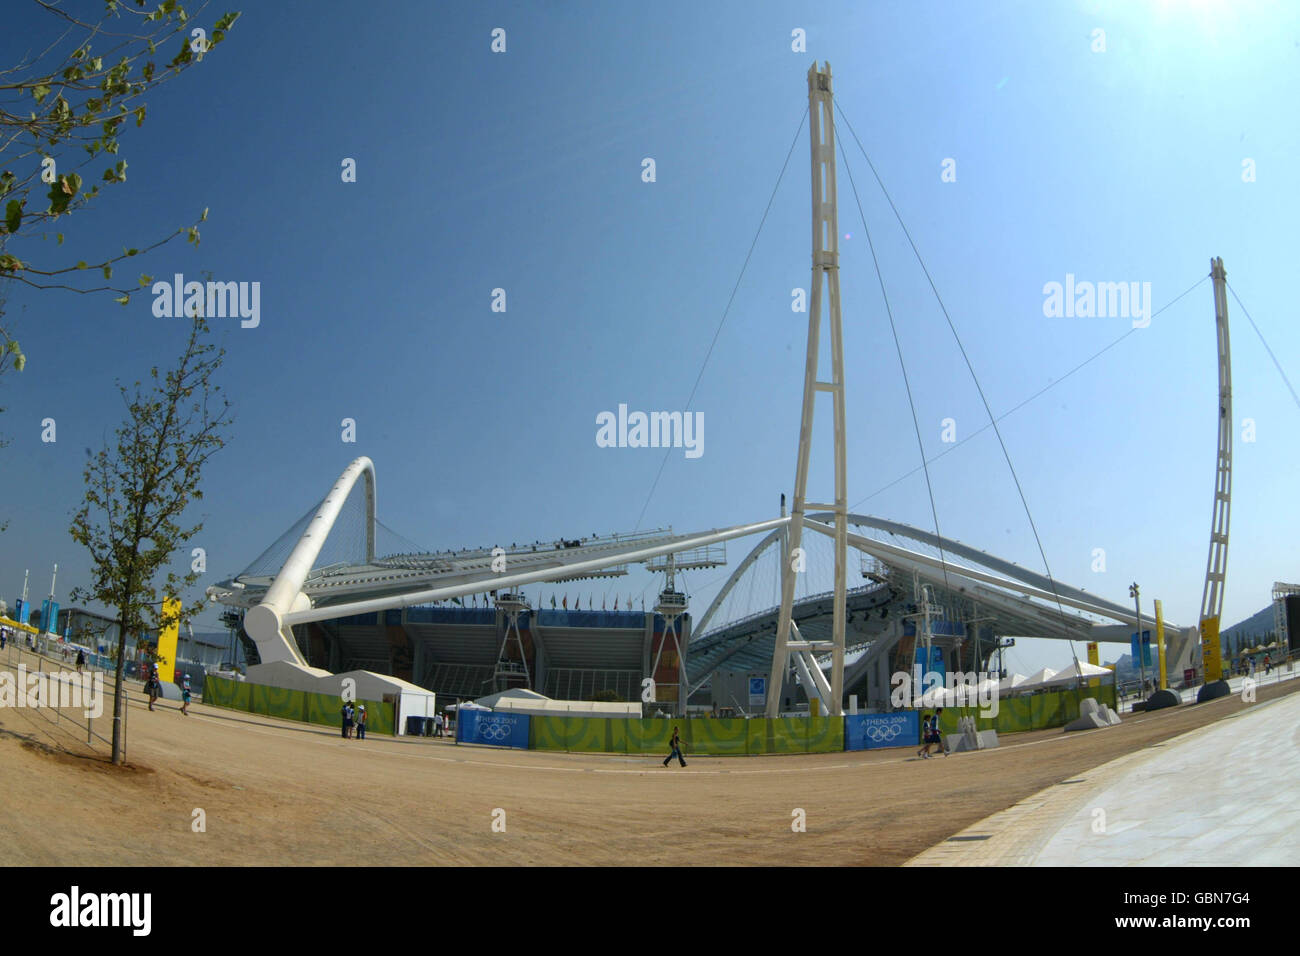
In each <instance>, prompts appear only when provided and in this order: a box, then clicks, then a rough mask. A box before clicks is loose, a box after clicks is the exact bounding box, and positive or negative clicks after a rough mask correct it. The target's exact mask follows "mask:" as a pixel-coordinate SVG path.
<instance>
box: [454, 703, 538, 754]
mask: <svg viewBox="0 0 1300 956" xmlns="http://www.w3.org/2000/svg"><path fill="white" fill-rule="evenodd" d="M456 742H457V743H462V744H488V745H489V746H492V747H514V748H516V749H518V750H527V749H528V715H527V714H497V713H493V712H492V711H490V710H459V711H457V712H456Z"/></svg>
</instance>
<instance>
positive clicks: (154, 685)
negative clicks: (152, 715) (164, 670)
mask: <svg viewBox="0 0 1300 956" xmlns="http://www.w3.org/2000/svg"><path fill="white" fill-rule="evenodd" d="M148 666H149V671H148V675H149V676H148V677H147V678H146V679H145V682H144V689H145V693H147V694H148V695H149V709H150V710H153V705H154V704H156V703H157V702H158V695H159V694H160V693H162V684H161V683H160V682H159V680H158V668H157V666H156V665H152V664H151V665H148Z"/></svg>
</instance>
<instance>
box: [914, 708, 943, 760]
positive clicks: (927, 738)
mask: <svg viewBox="0 0 1300 956" xmlns="http://www.w3.org/2000/svg"><path fill="white" fill-rule="evenodd" d="M942 713H943V708H942V707H940V708H939V709H938V710H936V711H935V712H934V713H933V714H931V715H930V716H929V717H928V718H926V720H925V723H924V724H923V729H924V732H923V733H922V735H921V739H922V740H923V741H924V742H925V746H924V747H922V748H921V749H920V750H918V751H917V752H916V755H917V756H918V757H920V758H921V759H923V760H929V759H930V748H931V747H933V746H934V745H935V744H940V745H942V741H943V738H942V737H941V736H940V734H939V715H940V714H942ZM944 756H945V757H946V756H948V753H947V751H944Z"/></svg>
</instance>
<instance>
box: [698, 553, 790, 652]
mask: <svg viewBox="0 0 1300 956" xmlns="http://www.w3.org/2000/svg"><path fill="white" fill-rule="evenodd" d="M784 532H785V529H784V528H777V529H776V530H775V531H773V532H772V533H771V534H769V535H768V536H767V537H766V538H764V539H763V540H762V541H760V542H759V543H758V544H756V545H754V549H753V550H752V551H750V552H749V554H747V555H745V559H744V560H743V561H741V562H740V564H738V565H736V570H735V571H733V572H731V577H729V578H727V583H726V584H724V585H723V586H722V588H721V590H719V591H718V593H717V595H716V596H715V597H714V598H713V603H712V604H710V605H709V609H708V610H707V611H705V612H704V616H703V617H702V618H700V620H699V623H698V624H696V625H695V626H694V627H693V628H692V629H691V632H692V633H698V634H703V633H704V632H705V631H706V630H707V629H708V626H709V621H711V620H713V615H714V614H715V613H717V610H718V608H720V607H722V602H723V601H725V600H726V599H727V595H728V594H730V593H731V589H732V588H734V587H735V586H736V584H737V582H738V581H740V579H741V577H743V576H744V574H745V572H746V571H748V570H749V569H750V567H751V566H752V565H753V564H754V562H755V561H757V560H758V559H759V558H760V557H761V556H762V554H763V552H764V551H766V550H767V549H768V548H770V547H771V546H772V545H773V544H774V543H775V542H777V541H779V540H780V539H781V535H782V534H783V533H784Z"/></svg>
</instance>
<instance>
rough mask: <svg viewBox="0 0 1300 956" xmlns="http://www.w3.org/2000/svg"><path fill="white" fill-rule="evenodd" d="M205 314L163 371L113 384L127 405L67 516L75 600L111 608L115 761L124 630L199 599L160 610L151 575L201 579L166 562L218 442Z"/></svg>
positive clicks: (160, 623)
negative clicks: (83, 555)
mask: <svg viewBox="0 0 1300 956" xmlns="http://www.w3.org/2000/svg"><path fill="white" fill-rule="evenodd" d="M207 332H208V326H207V323H206V322H205V321H204V320H203V319H202V318H201V317H199V316H195V317H194V319H193V325H192V327H191V329H190V333H189V338H188V340H187V342H186V345H185V351H184V353H183V354H182V355H181V357H180V361H179V363H178V364H177V366H176V368H174V369H172V370H171V371H168V372H166V373H165V374H163V375H162V376H161V377H160V375H159V372H158V369H157V367H155V368H154V369H153V370H152V371H151V373H150V377H151V379H152V382H151V384H150V385H149V386H148V387H147V388H146V387H142V385H141V383H140V382H138V381H137V382H136V383H135V384H134V386H133V387H132V388H130V389H128V388H126V387H125V386H123V385H121V384H119V385H118V390H119V391H120V392H121V394H122V399H123V401H124V402H125V403H126V406H127V417H126V420H125V421H124V422H123V423H122V424H121V425H120V426H119V427H118V429H117V432H116V448H114V449H112V450H110V449H109V447H108V445H107V443H106V444H105V446H104V447H103V448H102V449H100V451H99V453H98V454H97V455H95V456H93V457H92V458H91V460H90V462H89V463H88V464H87V465H86V470H85V478H86V497H85V501H84V502H83V504H82V506H81V509H80V510H79V511H78V512H77V513H76V515H75V516H74V518H73V520H72V527H71V529H70V531H71V534H72V537H73V540H75V541H76V542H77V543H78V544H81V545H83V546H85V548H86V549H87V550H88V551H89V552H90V559H91V580H92V584H91V586H90V587H89V588H84V589H83V588H80V587H78V588H76V589H74V590H73V592H72V600H73V601H80V600H86V599H90V600H94V601H98V602H99V603H101V604H103V605H105V606H107V607H110V608H113V609H114V610H115V611H116V614H117V625H118V641H117V684H116V686H117V688H118V693H117V694H116V695H115V699H114V703H113V762H114V763H115V764H116V763H122V743H123V741H122V739H121V726H122V724H121V711H122V709H123V707H124V704H125V701H124V697H123V694H122V686H123V685H122V677H123V663H124V661H125V657H126V655H125V651H126V641H127V636H128V635H136V638H137V641H138V640H139V639H140V636H141V635H143V634H144V633H145V632H146V631H148V630H155V629H156V630H161V629H162V628H165V627H169V626H171V625H172V624H180V623H182V622H184V621H187V620H189V619H190V618H192V617H193V616H194V615H195V614H197V613H198V612H199V611H200V610H202V607H203V605H202V601H199V602H197V603H195V604H192V605H191V606H189V607H188V608H183V609H181V610H179V612H178V613H177V612H172V613H171V614H165V613H164V611H163V603H162V599H161V598H160V597H159V594H158V591H159V588H158V585H157V583H156V582H157V580H158V577H159V575H160V574H162V573H163V571H164V569H167V570H166V579H165V584H164V587H163V592H164V594H165V595H168V596H175V597H179V596H180V594H181V592H182V590H183V589H185V588H187V587H190V586H192V585H193V584H194V582H195V581H196V580H198V577H199V575H198V573H197V572H194V571H191V572H189V573H187V574H185V575H178V574H177V573H176V571H175V570H174V569H169V565H170V564H171V561H172V558H173V556H174V555H175V554H176V552H177V551H178V550H179V549H180V548H181V546H182V545H184V544H185V543H186V542H187V541H189V540H190V539H191V538H193V537H194V536H195V535H196V534H197V533H198V532H199V531H201V530H202V529H203V523H202V522H199V523H198V524H196V525H191V526H186V525H185V524H184V516H185V511H186V509H187V508H188V506H189V505H190V503H191V502H192V501H195V500H197V499H201V498H202V497H203V491H202V489H201V488H200V479H201V475H202V470H203V466H204V464H206V463H207V461H208V459H209V458H210V457H211V456H212V455H213V454H215V453H216V452H217V451H218V450H220V449H221V448H222V446H223V445H224V444H225V439H224V433H225V431H226V428H227V427H228V426H229V424H230V403H229V402H228V401H226V400H225V399H224V397H222V396H221V395H220V394H219V393H220V391H221V387H220V386H219V385H215V384H214V383H213V376H214V375H215V373H216V372H217V370H218V369H220V367H221V364H222V361H223V360H224V358H225V350H224V349H218V348H217V347H216V346H215V345H212V344H211V343H209V342H207V341H205V338H204V337H205V335H206V334H207Z"/></svg>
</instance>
